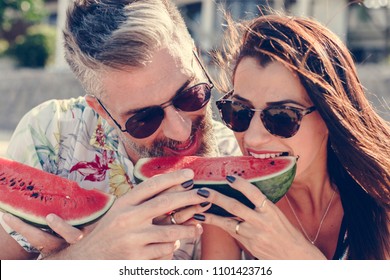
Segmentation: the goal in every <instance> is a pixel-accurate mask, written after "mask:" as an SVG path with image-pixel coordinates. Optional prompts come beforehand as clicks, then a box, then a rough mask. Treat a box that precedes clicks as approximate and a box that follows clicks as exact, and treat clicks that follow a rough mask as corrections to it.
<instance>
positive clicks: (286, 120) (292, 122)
mask: <svg viewBox="0 0 390 280" xmlns="http://www.w3.org/2000/svg"><path fill="white" fill-rule="evenodd" d="M262 120H263V123H264V126H265V128H266V129H267V130H268V131H269V132H270V133H271V134H273V135H276V136H281V137H284V138H289V137H292V136H294V135H295V133H296V132H297V131H298V129H299V118H298V114H297V112H295V111H293V110H290V109H286V108H269V109H266V110H264V111H263V114H262Z"/></svg>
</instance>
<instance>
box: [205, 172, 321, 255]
mask: <svg viewBox="0 0 390 280" xmlns="http://www.w3.org/2000/svg"><path fill="white" fill-rule="evenodd" d="M230 181H231V183H230V185H231V186H232V187H233V188H235V189H237V190H239V191H240V192H242V193H243V194H244V195H245V196H246V197H247V198H248V199H249V200H250V201H251V202H252V203H253V204H254V205H255V206H256V207H255V208H254V209H250V208H249V207H247V206H245V205H244V204H242V203H240V202H239V201H237V200H235V199H234V198H230V197H227V196H225V195H222V194H221V193H218V192H216V191H214V190H209V191H210V193H211V195H210V197H209V198H208V201H210V202H211V203H214V204H217V205H218V206H220V207H222V208H224V209H225V210H226V211H228V212H230V213H232V214H233V215H235V216H236V217H235V218H226V217H220V216H216V215H213V214H206V213H205V214H203V215H204V216H205V221H204V223H207V224H211V225H215V226H218V227H220V228H222V229H223V230H225V231H227V232H228V233H229V234H230V235H231V236H232V237H233V238H235V239H236V240H237V241H238V242H239V243H241V245H242V246H243V247H244V249H245V250H247V251H249V252H250V253H251V254H252V255H253V256H254V257H255V258H258V259H279V260H282V259H325V256H324V255H323V254H322V253H321V252H320V251H319V250H318V249H317V248H316V247H315V246H314V245H312V244H311V243H310V242H308V241H307V240H306V239H305V237H304V236H303V235H302V234H301V233H300V232H299V231H298V230H297V229H296V228H295V227H294V226H293V225H292V224H291V223H290V222H289V220H288V219H287V218H286V217H285V215H284V214H283V213H282V212H281V211H280V210H279V208H278V207H277V206H276V205H275V204H273V203H272V202H271V201H269V200H268V199H267V198H266V197H265V195H264V194H263V193H262V192H261V191H260V190H259V189H258V188H257V187H255V186H254V185H252V184H250V183H249V182H247V181H246V180H244V179H242V178H240V177H230Z"/></svg>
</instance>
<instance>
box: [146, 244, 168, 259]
mask: <svg viewBox="0 0 390 280" xmlns="http://www.w3.org/2000/svg"><path fill="white" fill-rule="evenodd" d="M175 247H176V245H175V242H169V243H153V244H149V245H146V246H145V247H144V248H143V255H144V257H143V259H146V260H160V259H172V257H173V253H174V252H175Z"/></svg>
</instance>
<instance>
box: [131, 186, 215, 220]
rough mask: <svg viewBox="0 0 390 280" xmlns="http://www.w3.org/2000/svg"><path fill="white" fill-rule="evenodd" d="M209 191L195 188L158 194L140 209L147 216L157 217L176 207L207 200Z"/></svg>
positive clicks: (139, 207)
mask: <svg viewBox="0 0 390 280" xmlns="http://www.w3.org/2000/svg"><path fill="white" fill-rule="evenodd" d="M209 194H210V193H209V191H207V190H199V189H193V190H190V191H187V192H176V193H166V194H161V195H158V196H156V197H154V198H152V199H149V200H148V201H146V202H144V203H142V204H140V205H139V206H138V209H137V210H138V211H140V213H143V214H144V215H145V216H146V218H150V219H153V218H155V217H158V216H161V215H164V214H166V213H170V212H171V211H173V210H175V209H180V208H184V207H187V206H191V205H197V204H200V203H203V202H206V201H207V197H208V196H209Z"/></svg>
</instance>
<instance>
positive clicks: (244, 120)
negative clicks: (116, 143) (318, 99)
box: [216, 91, 316, 138]
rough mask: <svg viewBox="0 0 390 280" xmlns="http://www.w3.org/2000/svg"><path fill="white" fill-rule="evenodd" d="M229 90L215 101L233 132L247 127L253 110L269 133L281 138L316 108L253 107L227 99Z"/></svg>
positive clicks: (229, 94)
mask: <svg viewBox="0 0 390 280" xmlns="http://www.w3.org/2000/svg"><path fill="white" fill-rule="evenodd" d="M232 95H233V91H230V92H229V93H227V94H226V95H225V96H223V97H222V98H221V99H220V100H218V101H217V102H216V104H217V108H218V110H219V113H220V115H221V119H222V121H223V122H224V123H225V125H226V126H227V127H229V128H230V129H231V130H233V131H235V132H244V131H246V130H247V129H248V127H249V124H250V122H251V120H252V117H253V115H254V114H255V112H260V119H261V121H262V123H263V125H264V127H265V128H266V129H267V131H268V132H269V133H271V134H272V135H275V136H279V137H282V138H290V137H292V136H294V135H295V134H296V133H297V132H298V129H299V126H300V124H301V120H302V118H303V117H304V116H305V115H307V114H310V113H311V112H313V111H314V110H316V108H315V107H314V106H312V107H309V108H306V109H301V108H296V107H292V106H270V107H267V108H265V109H253V108H250V107H248V106H246V105H244V104H242V103H240V102H237V101H233V100H230V99H228V98H229V97H231V96H232Z"/></svg>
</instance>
